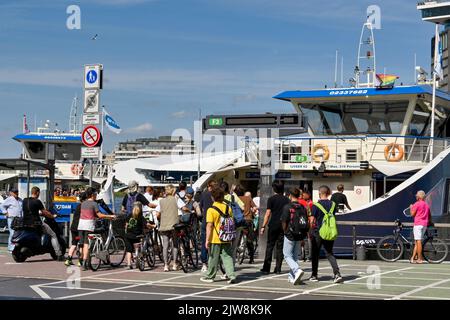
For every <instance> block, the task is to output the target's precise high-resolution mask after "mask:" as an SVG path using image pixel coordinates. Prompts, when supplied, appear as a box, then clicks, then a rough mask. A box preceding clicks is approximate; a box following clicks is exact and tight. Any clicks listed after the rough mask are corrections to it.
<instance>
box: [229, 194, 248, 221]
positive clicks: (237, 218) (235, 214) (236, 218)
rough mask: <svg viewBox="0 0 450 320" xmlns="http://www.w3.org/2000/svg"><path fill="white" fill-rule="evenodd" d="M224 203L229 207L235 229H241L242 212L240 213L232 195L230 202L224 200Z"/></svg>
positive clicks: (240, 210)
mask: <svg viewBox="0 0 450 320" xmlns="http://www.w3.org/2000/svg"><path fill="white" fill-rule="evenodd" d="M224 202H225V203H226V204H227V205H228V206H230V207H231V211H232V212H233V218H234V224H235V225H236V228H239V227H243V226H244V225H245V219H244V212H242V209H241V207H239V205H238V203H237V202H236V201H234V195H232V196H231V201H228V200H225V201H224Z"/></svg>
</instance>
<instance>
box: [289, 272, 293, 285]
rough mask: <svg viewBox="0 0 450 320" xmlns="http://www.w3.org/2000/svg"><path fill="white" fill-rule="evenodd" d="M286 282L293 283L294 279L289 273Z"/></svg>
mask: <svg viewBox="0 0 450 320" xmlns="http://www.w3.org/2000/svg"><path fill="white" fill-rule="evenodd" d="M288 282H289V283H292V284H293V283H294V279H293V278H292V276H291V275H290V274H289V277H288Z"/></svg>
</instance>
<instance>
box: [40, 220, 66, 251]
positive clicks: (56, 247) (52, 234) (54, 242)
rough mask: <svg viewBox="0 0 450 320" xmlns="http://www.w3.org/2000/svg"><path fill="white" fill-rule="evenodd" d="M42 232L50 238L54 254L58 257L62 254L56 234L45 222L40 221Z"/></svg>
mask: <svg viewBox="0 0 450 320" xmlns="http://www.w3.org/2000/svg"><path fill="white" fill-rule="evenodd" d="M42 232H43V233H44V234H46V235H48V236H50V238H51V242H52V247H53V250H55V254H56V255H57V256H58V257H59V256H61V255H62V252H61V247H60V246H59V241H58V237H57V236H56V233H55V231H53V230H52V228H50V226H49V225H48V224H46V223H44V222H43V223H42Z"/></svg>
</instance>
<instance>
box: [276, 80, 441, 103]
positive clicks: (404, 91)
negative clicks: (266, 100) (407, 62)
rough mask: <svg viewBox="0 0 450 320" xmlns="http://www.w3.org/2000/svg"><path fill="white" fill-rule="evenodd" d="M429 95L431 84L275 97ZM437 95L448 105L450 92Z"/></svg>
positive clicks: (297, 91) (290, 93)
mask: <svg viewBox="0 0 450 320" xmlns="http://www.w3.org/2000/svg"><path fill="white" fill-rule="evenodd" d="M420 94H424V95H429V96H430V97H431V96H432V94H433V88H432V87H431V86H430V85H418V86H399V87H394V88H391V89H377V88H337V89H336V88H334V89H323V90H296V91H284V92H281V93H279V94H277V95H276V96H274V97H273V98H275V99H280V100H285V101H291V100H294V99H295V100H297V101H301V100H303V99H304V100H307V99H308V100H309V99H336V98H338V99H339V98H340V99H345V98H347V99H348V98H353V97H380V98H381V97H387V96H397V97H398V96H401V95H420ZM436 97H438V98H439V99H442V100H443V102H444V104H446V105H448V104H449V102H450V94H448V93H447V92H444V91H441V90H436Z"/></svg>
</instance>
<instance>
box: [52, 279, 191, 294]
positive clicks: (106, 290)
mask: <svg viewBox="0 0 450 320" xmlns="http://www.w3.org/2000/svg"><path fill="white" fill-rule="evenodd" d="M185 277H186V275H182V276H176V277H172V278H167V279H162V280H156V281H149V282H146V283H139V284H134V285H129V286H125V287H119V288H112V289H99V290H98V291H97V292H87V293H80V294H74V295H70V296H63V297H57V298H55V299H56V300H63V299H70V298H78V297H84V296H89V295H93V294H99V293H105V292H111V291H116V290H123V289H129V288H136V287H141V286H145V285H152V284H154V283H159V282H165V281H169V280H173V279H179V278H185Z"/></svg>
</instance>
